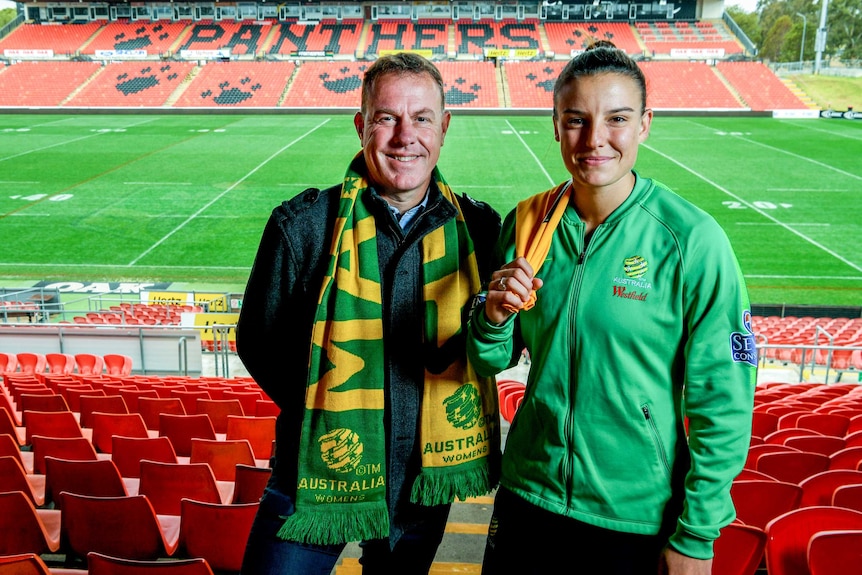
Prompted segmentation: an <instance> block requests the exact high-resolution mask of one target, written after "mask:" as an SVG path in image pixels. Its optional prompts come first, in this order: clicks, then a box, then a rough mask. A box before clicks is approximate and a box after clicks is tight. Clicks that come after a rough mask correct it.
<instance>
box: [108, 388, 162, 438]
mask: <svg viewBox="0 0 862 575" xmlns="http://www.w3.org/2000/svg"><path fill="white" fill-rule="evenodd" d="M117 393H118V394H119V395H120V397H122V398H123V401H124V402H126V407H127V408H128V410H129V413H140V410H139V409H138V399H139V398H141V397H156V398H157V397H159V393H158V392H157V391H156V390H155V389H138V388H137V387H120V388H118V389H117ZM144 421H145V422H146V420H144ZM156 422H157V424H156V429H158V418H157V419H156ZM148 429H149V428H148Z"/></svg>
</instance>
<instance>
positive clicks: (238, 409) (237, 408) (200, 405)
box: [195, 399, 244, 433]
mask: <svg viewBox="0 0 862 575" xmlns="http://www.w3.org/2000/svg"><path fill="white" fill-rule="evenodd" d="M195 413H206V414H207V415H209V416H210V421H212V424H213V429H215V432H216V433H227V416H228V415H244V413H243V411H242V404H241V403H240V402H239V400H238V399H198V400H197V403H196V411H195Z"/></svg>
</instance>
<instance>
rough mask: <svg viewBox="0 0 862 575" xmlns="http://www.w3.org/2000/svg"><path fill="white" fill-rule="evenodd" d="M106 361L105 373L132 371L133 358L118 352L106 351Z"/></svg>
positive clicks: (103, 357)
mask: <svg viewBox="0 0 862 575" xmlns="http://www.w3.org/2000/svg"><path fill="white" fill-rule="evenodd" d="M102 359H103V361H104V362H105V373H107V374H108V375H129V374H130V373H132V358H131V356H128V355H123V354H118V353H106V354H105V355H104V356H102Z"/></svg>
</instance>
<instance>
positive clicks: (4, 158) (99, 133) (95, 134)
mask: <svg viewBox="0 0 862 575" xmlns="http://www.w3.org/2000/svg"><path fill="white" fill-rule="evenodd" d="M101 134H102V132H96V133H93V134H87V135H86V136H81V137H80V138H75V139H73V140H67V141H65V142H57V143H56V144H51V145H49V146H43V147H41V148H35V149H32V150H26V151H24V152H19V153H17V154H13V155H11V156H5V157H2V158H0V162H5V161H6V160H14V159H15V158H20V157H21V156H26V155H27V154H32V153H34V152H42V151H44V150H50V149H51V148H56V147H58V146H65V145H68V144H74V143H75V142H80V141H81V140H87V139H89V138H95V137H96V136H99V135H101Z"/></svg>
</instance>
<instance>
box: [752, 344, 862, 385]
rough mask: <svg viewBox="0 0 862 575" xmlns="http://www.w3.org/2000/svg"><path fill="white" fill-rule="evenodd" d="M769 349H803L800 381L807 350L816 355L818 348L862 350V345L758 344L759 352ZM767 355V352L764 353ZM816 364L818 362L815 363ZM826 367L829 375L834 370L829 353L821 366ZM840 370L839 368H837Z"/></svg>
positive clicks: (802, 378) (800, 362)
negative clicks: (825, 362) (825, 361)
mask: <svg viewBox="0 0 862 575" xmlns="http://www.w3.org/2000/svg"><path fill="white" fill-rule="evenodd" d="M767 349H800V350H802V358H801V359H800V361H799V364H798V365H799V381H800V382H801V381H804V377H803V375H804V372H805V367H806V363H807V359H806V358H807V352H808V351H809V350H811V351H812V356H814V357H816V355H815V354H816V351H817V350H829V351H835V350H842V351H862V345H806V344H798V343H773V344H765V345H762V346H761V345H758V346H757V351H758V354H760V353H762V352H763V351H764V350H767ZM764 356H765V354H764ZM815 365H816V364H815ZM820 367H825V368H826V374H827V376H828V375H829V372H830V371H831V370H832V356H831V354H830V355H829V361H828V363H827V364H825V365H823V366H820ZM836 371H838V370H836ZM842 371H855V370H842Z"/></svg>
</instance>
